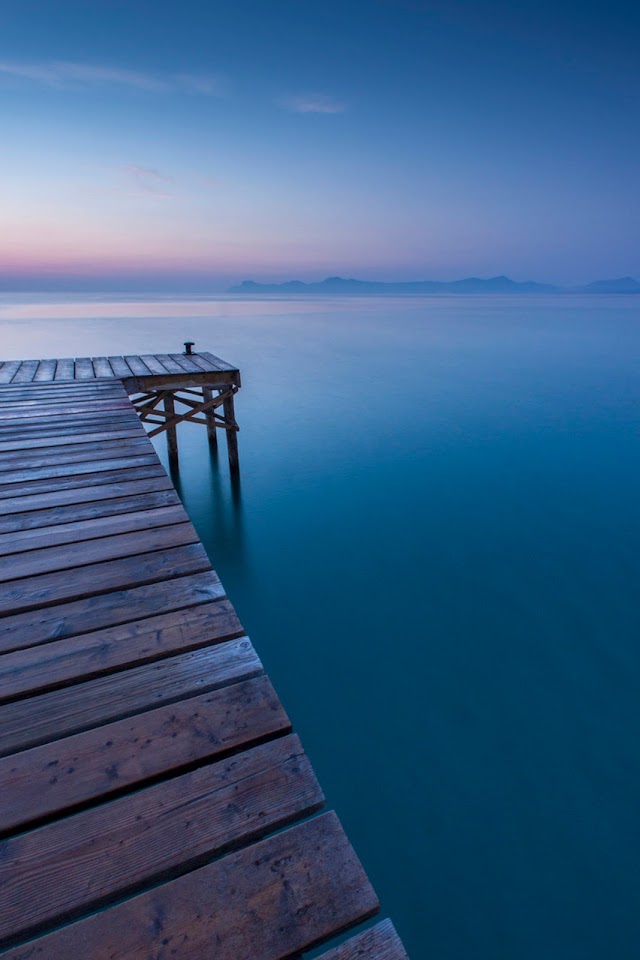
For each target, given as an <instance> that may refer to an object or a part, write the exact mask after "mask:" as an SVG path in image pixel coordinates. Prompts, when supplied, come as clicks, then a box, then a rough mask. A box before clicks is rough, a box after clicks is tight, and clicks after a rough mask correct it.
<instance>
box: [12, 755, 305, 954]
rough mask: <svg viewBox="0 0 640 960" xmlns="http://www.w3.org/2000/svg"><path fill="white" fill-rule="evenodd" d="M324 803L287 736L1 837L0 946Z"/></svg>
mask: <svg viewBox="0 0 640 960" xmlns="http://www.w3.org/2000/svg"><path fill="white" fill-rule="evenodd" d="M322 802H323V796H322V793H321V791H320V788H319V786H318V783H317V781H316V779H315V776H314V774H313V771H312V770H311V767H310V764H309V761H308V760H307V758H306V756H305V755H304V753H303V751H302V748H301V746H300V742H299V740H298V738H297V737H295V736H289V737H285V738H282V739H279V740H275V741H273V742H271V743H266V744H263V745H262V746H257V747H254V748H253V749H252V750H248V751H246V752H244V753H240V754H236V755H235V756H234V757H232V758H230V759H228V760H223V761H220V762H219V763H213V764H210V765H207V766H205V767H202V768H200V769H198V770H195V771H193V772H191V773H185V774H183V775H180V776H177V777H174V778H172V779H171V780H168V781H165V782H163V783H159V784H156V785H154V786H151V787H146V788H143V789H142V790H140V791H138V792H136V793H134V794H129V795H127V796H124V797H120V798H118V799H116V800H112V801H111V803H109V804H107V805H103V806H100V807H98V808H96V809H92V810H87V811H84V812H81V813H77V814H75V815H74V816H71V817H67V818H65V819H63V820H60V821H58V822H56V823H52V824H49V825H47V826H44V827H41V828H40V829H39V830H37V831H33V832H30V833H24V834H22V835H20V836H18V837H15V838H10V839H8V840H5V841H4V844H3V856H2V860H1V861H0V888H2V891H3V894H2V898H0V945H1V944H2V942H3V941H4V942H6V941H7V939H9V938H10V937H12V938H16V937H24V936H25V935H28V934H29V933H32V932H34V931H35V930H37V929H38V928H42V927H43V926H45V925H46V924H47V923H49V924H51V923H53V922H59V921H60V920H61V919H64V918H66V917H69V916H78V915H81V914H82V913H86V912H87V911H88V910H89V909H91V908H92V907H94V908H95V907H96V906H99V905H100V904H101V903H104V902H105V900H108V899H114V898H116V897H121V896H122V895H123V894H125V893H131V892H133V891H135V890H137V889H140V888H141V887H144V886H147V887H148V886H150V885H151V884H153V883H155V882H157V881H158V879H160V878H166V877H170V876H171V875H172V874H173V875H175V873H176V872H177V871H180V872H182V871H184V870H187V869H189V868H191V867H193V866H196V865H197V864H199V863H201V862H202V861H203V859H204V858H206V857H212V856H213V855H217V856H218V855H220V854H221V853H224V852H225V851H227V850H229V849H231V848H233V847H234V846H237V845H238V844H239V843H241V842H242V843H248V842H250V841H252V840H254V839H256V838H258V837H261V836H264V835H265V834H266V833H268V832H270V831H272V830H274V829H276V828H278V827H282V826H284V825H286V824H288V823H291V822H292V821H294V820H296V819H299V818H300V816H302V815H303V814H308V813H311V812H313V811H314V810H317V809H318V808H319V807H320V806H321V804H322Z"/></svg>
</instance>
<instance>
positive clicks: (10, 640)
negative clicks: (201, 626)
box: [0, 570, 224, 653]
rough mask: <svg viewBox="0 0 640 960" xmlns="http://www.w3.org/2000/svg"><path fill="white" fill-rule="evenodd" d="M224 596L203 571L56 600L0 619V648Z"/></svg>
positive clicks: (4, 649)
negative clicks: (66, 599) (36, 609)
mask: <svg viewBox="0 0 640 960" xmlns="http://www.w3.org/2000/svg"><path fill="white" fill-rule="evenodd" d="M223 596H224V588H223V586H222V584H221V583H220V580H219V579H218V575H217V574H216V573H215V572H214V571H213V570H207V571H204V572H203V573H199V574H196V575H191V576H189V575H185V576H182V577H180V578H175V579H172V580H160V581H158V582H155V583H151V584H146V585H144V586H141V587H133V588H127V589H124V590H114V591H110V592H109V593H104V594H99V595H98V596H94V597H84V598H83V599H82V600H76V601H74V602H72V603H60V604H56V606H52V607H47V608H44V609H42V610H39V611H38V616H37V618H36V617H34V615H33V613H32V612H31V611H28V612H26V613H18V614H13V615H12V616H6V617H3V618H2V619H0V651H2V652H4V653H8V652H10V651H11V650H18V649H24V648H26V647H32V646H34V645H36V644H39V643H46V642H47V641H51V640H60V639H63V638H65V637H74V636H77V635H78V634H82V633H87V632H88V631H91V630H100V629H102V628H103V627H109V626H114V625H117V624H121V623H129V622H131V621H136V620H143V619H145V618H146V617H152V616H154V615H155V614H159V613H167V612H169V611H171V610H184V609H186V608H188V607H193V606H196V605H198V604H201V603H209V602H210V601H212V600H218V599H220V598H221V597H223Z"/></svg>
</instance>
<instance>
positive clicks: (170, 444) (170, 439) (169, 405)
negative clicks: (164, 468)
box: [164, 393, 178, 470]
mask: <svg viewBox="0 0 640 960" xmlns="http://www.w3.org/2000/svg"><path fill="white" fill-rule="evenodd" d="M164 410H165V413H166V415H167V421H171V420H172V419H173V418H174V417H175V415H176V405H175V400H174V399H173V394H172V393H168V394H167V395H166V397H165V398H164ZM166 432H167V451H168V453H169V468H170V469H171V470H177V469H178V431H177V430H176V427H175V425H171V424H170V425H169V426H167V431H166Z"/></svg>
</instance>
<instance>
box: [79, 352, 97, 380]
mask: <svg viewBox="0 0 640 960" xmlns="http://www.w3.org/2000/svg"><path fill="white" fill-rule="evenodd" d="M93 379H95V373H94V372H93V363H92V362H91V357H76V380H93Z"/></svg>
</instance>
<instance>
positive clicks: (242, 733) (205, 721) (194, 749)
mask: <svg viewBox="0 0 640 960" xmlns="http://www.w3.org/2000/svg"><path fill="white" fill-rule="evenodd" d="M290 729H291V725H290V723H289V719H288V717H287V715H286V714H285V712H284V710H283V708H282V705H281V703H280V701H279V700H278V697H277V696H276V693H275V691H274V689H273V687H272V686H271V684H270V682H269V680H268V678H267V677H265V676H258V677H254V678H253V679H251V680H243V681H240V682H238V683H233V684H231V685H230V686H227V687H222V688H221V689H219V690H214V691H213V692H211V693H205V694H201V695H200V696H197V697H190V698H189V699H187V700H180V701H178V702H177V703H172V704H168V705H166V706H162V707H156V708H155V709H154V710H149V711H147V712H146V713H140V714H137V715H136V716H135V717H128V718H127V719H125V720H116V721H115V722H113V723H108V724H105V725H104V726H102V727H98V728H96V729H93V730H87V731H85V732H84V733H78V734H75V735H74V736H71V737H66V738H65V739H64V740H57V741H55V743H50V744H45V745H44V746H41V747H33V748H32V749H31V750H25V751H24V752H23V753H18V754H14V755H13V756H11V757H4V758H2V759H0V783H2V785H3V802H2V805H1V806H0V832H7V831H10V830H15V829H16V828H17V827H21V826H24V825H25V824H27V823H29V822H32V821H34V820H38V819H42V818H43V817H50V816H52V815H54V814H56V813H60V812H62V811H63V810H69V809H72V808H74V807H78V806H80V805H81V804H83V803H87V802H89V801H92V800H95V799H96V798H101V799H105V798H107V797H108V796H109V794H111V793H113V792H114V791H122V790H124V789H130V788H131V787H133V786H135V785H139V784H142V783H144V782H145V781H146V780H150V779H152V778H154V777H157V776H159V775H160V774H163V775H165V776H168V775H170V774H171V773H172V772H173V771H177V770H180V769H181V768H184V767H188V766H190V765H191V764H193V763H195V762H199V761H203V760H206V759H207V758H214V757H216V756H219V755H220V754H222V753H227V752H228V751H230V750H237V749H239V748H241V747H247V746H248V745H249V744H251V743H254V742H256V741H257V740H260V739H265V738H266V737H273V736H276V735H278V734H284V733H286V732H288V731H289V730H290Z"/></svg>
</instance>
